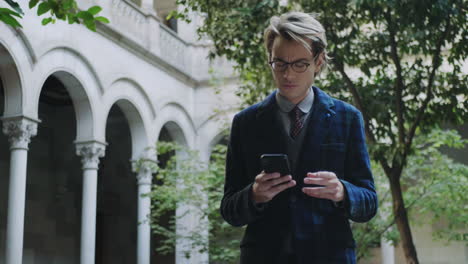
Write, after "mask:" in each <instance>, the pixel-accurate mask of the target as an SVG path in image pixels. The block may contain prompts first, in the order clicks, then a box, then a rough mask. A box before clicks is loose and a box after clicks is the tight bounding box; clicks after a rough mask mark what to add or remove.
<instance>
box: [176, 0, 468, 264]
mask: <svg viewBox="0 0 468 264" xmlns="http://www.w3.org/2000/svg"><path fill="white" fill-rule="evenodd" d="M177 2H178V3H179V4H183V5H185V6H186V7H187V8H186V9H185V10H183V11H182V12H181V14H177V15H176V16H177V17H178V18H182V19H183V18H184V17H187V14H188V13H189V12H192V11H193V12H197V13H199V14H201V15H202V16H203V17H204V19H205V21H204V24H203V26H202V27H201V28H200V29H199V34H200V35H201V36H205V35H206V36H208V37H210V38H211V39H213V43H214V46H215V47H214V50H213V52H212V56H226V57H227V58H228V59H230V60H233V61H235V62H236V63H237V66H236V69H237V70H238V72H239V74H240V78H241V81H242V82H243V85H242V86H241V87H240V89H239V91H238V95H239V96H241V98H242V101H243V102H244V105H249V104H252V103H254V102H258V101H259V100H261V99H262V98H263V97H264V96H265V95H266V94H268V93H269V92H270V91H271V90H272V89H273V88H274V87H273V83H272V78H271V73H270V70H269V69H268V67H267V64H266V63H267V59H266V55H265V49H264V47H263V45H262V38H261V36H262V31H263V30H264V29H265V27H266V25H267V23H268V21H267V20H268V18H269V17H271V16H272V15H273V14H279V13H282V12H283V11H285V10H299V11H305V12H316V13H319V20H320V21H321V22H322V24H323V25H324V27H325V29H326V35H327V38H328V43H329V46H328V50H329V55H330V56H331V57H332V60H331V63H330V69H329V72H328V74H327V76H326V78H322V79H321V80H319V82H318V85H319V86H321V87H322V88H324V89H325V90H326V91H328V92H329V93H331V94H332V95H334V96H335V97H338V98H341V99H344V100H346V101H351V100H352V101H353V103H354V105H356V107H357V108H359V110H361V112H362V114H363V117H364V121H365V131H366V134H367V138H368V141H369V143H370V144H369V149H370V154H371V157H372V159H374V160H376V161H378V163H379V164H380V165H381V167H382V168H383V171H384V172H385V175H386V176H387V178H388V180H389V183H390V188H391V189H392V203H393V207H394V208H393V210H394V211H397V212H398V213H397V221H396V222H397V226H398V230H399V233H400V235H401V236H402V243H403V248H404V251H405V257H406V258H407V261H408V262H411V263H417V262H418V261H417V255H416V250H415V248H414V243H413V241H412V237H411V230H410V228H409V224H408V222H409V221H408V218H407V212H406V210H405V205H404V199H403V195H402V192H401V191H402V190H401V188H400V187H401V185H400V180H401V175H402V172H403V170H404V168H405V166H406V165H407V163H408V157H410V156H411V155H413V154H414V151H416V150H415V149H414V146H413V140H414V137H415V135H416V132H420V133H422V134H423V133H428V132H429V131H431V130H432V129H433V128H437V127H439V126H440V124H442V123H444V122H449V123H453V124H461V123H463V122H465V121H466V120H467V119H468V100H466V99H467V97H468V90H467V89H466V87H467V86H468V77H467V75H466V74H464V73H463V71H462V64H463V63H464V60H465V58H466V57H467V55H468V49H466V44H465V43H466V42H467V34H468V30H467V27H468V23H467V18H468V17H467V16H466V13H467V12H466V11H467V6H466V3H465V1H463V0H436V1H418V0H408V1H393V0H348V1H340V2H339V3H337V2H334V1H328V0H290V1H287V2H288V4H287V5H284V6H283V5H281V4H280V2H279V1H275V0H258V1H254V0H251V1H234V0H222V1H210V0H178V1H177ZM442 65H444V67H441V66H442Z"/></svg>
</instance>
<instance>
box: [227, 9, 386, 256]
mask: <svg viewBox="0 0 468 264" xmlns="http://www.w3.org/2000/svg"><path fill="white" fill-rule="evenodd" d="M264 37H265V45H266V48H267V50H268V55H269V60H270V61H269V64H270V65H271V68H272V72H273V76H274V79H275V83H276V86H277V88H278V89H277V90H276V91H275V92H273V93H272V94H271V95H270V96H268V97H267V98H266V99H265V100H264V101H263V102H261V103H258V104H255V105H253V106H251V107H249V108H247V109H244V110H243V111H241V112H240V113H238V114H237V115H236V116H235V117H234V120H233V123H232V130H231V136H230V142H229V147H228V154H227V161H226V182H225V190H224V197H223V200H222V203H221V214H222V216H223V218H224V219H225V220H226V221H227V222H228V223H230V224H231V225H233V226H243V225H248V226H247V229H246V232H245V235H244V238H243V239H242V242H241V245H240V247H241V263H242V264H244V263H252V264H261V263H268V264H271V263H288V264H289V263H327V264H328V263H355V261H356V260H355V252H354V248H355V242H354V239H353V236H352V232H351V229H350V225H349V222H348V220H349V219H350V220H352V221H355V222H365V221H369V220H370V219H371V218H372V217H373V216H374V215H375V214H376V211H377V195H376V193H375V189H374V182H373V178H372V173H371V169H370V162H369V156H368V153H367V149H366V144H365V135H364V129H363V119H362V115H361V113H360V112H359V111H358V110H357V109H356V108H354V107H353V106H351V105H349V104H347V103H344V102H342V101H339V100H337V99H334V98H331V97H330V96H328V95H327V94H326V93H324V92H323V91H321V90H320V89H319V88H317V87H314V86H312V85H313V82H314V78H315V76H316V75H317V74H318V73H319V72H320V70H321V69H323V68H324V66H325V64H326V61H327V53H326V46H327V42H326V38H325V30H324V29H323V27H322V25H321V24H320V23H319V22H318V21H317V20H316V19H315V18H314V17H312V16H311V15H308V14H304V13H299V12H291V13H286V14H283V15H281V16H280V17H276V16H275V17H272V18H271V20H270V25H269V27H268V28H267V29H266V31H265V36H264ZM262 154H287V155H288V159H289V162H290V164H291V172H292V173H291V175H280V174H279V173H277V172H275V173H265V172H264V171H263V170H262V168H261V165H260V156H261V155H262Z"/></svg>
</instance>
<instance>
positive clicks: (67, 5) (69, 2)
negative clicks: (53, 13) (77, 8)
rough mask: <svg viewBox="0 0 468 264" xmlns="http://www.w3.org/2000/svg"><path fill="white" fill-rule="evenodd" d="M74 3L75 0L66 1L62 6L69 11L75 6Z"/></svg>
mask: <svg viewBox="0 0 468 264" xmlns="http://www.w3.org/2000/svg"><path fill="white" fill-rule="evenodd" d="M73 3H74V0H67V1H64V2H63V4H62V8H63V9H64V10H67V11H68V10H70V9H72V8H73Z"/></svg>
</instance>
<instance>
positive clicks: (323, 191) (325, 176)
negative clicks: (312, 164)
mask: <svg viewBox="0 0 468 264" xmlns="http://www.w3.org/2000/svg"><path fill="white" fill-rule="evenodd" d="M304 183H305V184H317V185H322V187H304V188H302V191H303V192H304V193H305V194H307V195H309V196H312V197H315V198H321V199H328V200H332V201H334V202H341V201H343V199H344V187H343V184H342V183H341V181H340V180H338V177H336V174H335V173H333V172H329V171H319V172H314V173H312V172H309V173H307V177H305V178H304Z"/></svg>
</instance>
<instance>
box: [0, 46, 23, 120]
mask: <svg viewBox="0 0 468 264" xmlns="http://www.w3.org/2000/svg"><path fill="white" fill-rule="evenodd" d="M0 59H1V63H0V80H1V82H2V83H1V87H2V88H3V92H4V94H5V101H4V109H0V113H3V115H4V116H15V115H21V114H22V112H23V111H22V110H23V107H22V106H23V89H22V86H21V78H20V74H19V72H18V68H17V67H16V63H15V61H14V59H13V57H12V56H11V53H10V52H9V51H8V50H7V48H6V47H5V46H4V45H2V44H1V43H0Z"/></svg>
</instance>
